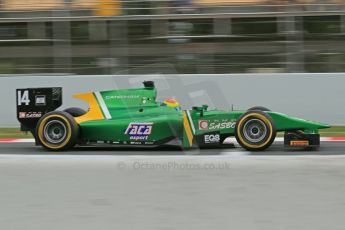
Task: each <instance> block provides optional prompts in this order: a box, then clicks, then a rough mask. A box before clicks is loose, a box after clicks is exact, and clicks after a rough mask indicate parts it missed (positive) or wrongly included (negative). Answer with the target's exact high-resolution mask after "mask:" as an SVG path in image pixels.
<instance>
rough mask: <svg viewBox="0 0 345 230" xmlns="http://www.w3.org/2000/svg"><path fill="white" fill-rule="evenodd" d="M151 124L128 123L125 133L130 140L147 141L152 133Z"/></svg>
mask: <svg viewBox="0 0 345 230" xmlns="http://www.w3.org/2000/svg"><path fill="white" fill-rule="evenodd" d="M152 127H153V123H134V122H132V123H130V124H129V125H128V127H127V129H126V131H125V134H126V135H129V136H130V139H131V140H147V139H148V138H149V136H150V135H151V133H152Z"/></svg>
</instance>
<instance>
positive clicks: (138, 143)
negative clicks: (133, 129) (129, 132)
mask: <svg viewBox="0 0 345 230" xmlns="http://www.w3.org/2000/svg"><path fill="white" fill-rule="evenodd" d="M129 144H131V145H141V144H142V143H141V142H134V141H131V142H130V143H129Z"/></svg>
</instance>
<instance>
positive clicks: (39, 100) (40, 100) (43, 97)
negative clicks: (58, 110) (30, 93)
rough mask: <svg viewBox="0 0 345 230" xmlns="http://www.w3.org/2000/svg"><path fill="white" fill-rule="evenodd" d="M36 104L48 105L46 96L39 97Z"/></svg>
mask: <svg viewBox="0 0 345 230" xmlns="http://www.w3.org/2000/svg"><path fill="white" fill-rule="evenodd" d="M35 104H36V105H37V106H40V105H46V96H45V95H37V96H36V98H35Z"/></svg>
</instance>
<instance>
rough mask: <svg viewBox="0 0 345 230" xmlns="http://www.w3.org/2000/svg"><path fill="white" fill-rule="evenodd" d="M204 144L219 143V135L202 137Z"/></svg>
mask: <svg viewBox="0 0 345 230" xmlns="http://www.w3.org/2000/svg"><path fill="white" fill-rule="evenodd" d="M204 141H205V144H217V143H219V142H220V135H219V134H208V135H205V136H204Z"/></svg>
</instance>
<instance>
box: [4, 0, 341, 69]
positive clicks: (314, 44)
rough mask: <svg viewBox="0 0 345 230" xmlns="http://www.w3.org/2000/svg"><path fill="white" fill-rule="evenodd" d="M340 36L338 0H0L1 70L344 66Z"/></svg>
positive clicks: (333, 67)
mask: <svg viewBox="0 0 345 230" xmlns="http://www.w3.org/2000/svg"><path fill="white" fill-rule="evenodd" d="M344 38H345V4H344V0H274V1H273V0H0V74H51V73H55V74H56V73H58V74H60V73H64V74H79V75H88V74H97V75H99V74H101V75H102V74H150V73H157V72H159V73H165V72H164V66H160V63H169V64H171V65H172V66H174V69H175V70H176V72H177V73H179V74H197V73H198V74H205V73H207V74H224V73H226V74H227V73H258V72H259V73H277V72H291V73H292V72H311V73H313V72H324V73H327V72H344V71H345V65H344V61H345V42H344ZM152 65H155V67H156V68H152ZM145 66H150V68H144V67H145ZM137 68H140V69H141V70H142V72H138V71H137V70H136V69H137Z"/></svg>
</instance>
